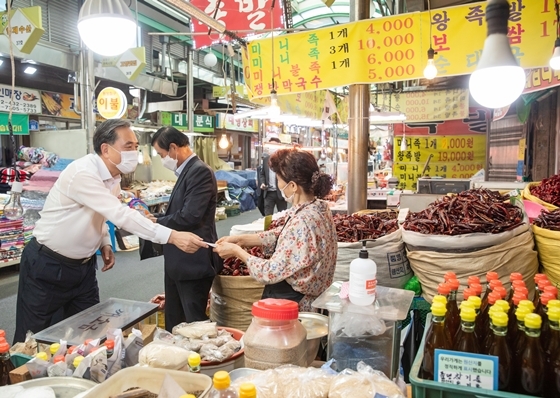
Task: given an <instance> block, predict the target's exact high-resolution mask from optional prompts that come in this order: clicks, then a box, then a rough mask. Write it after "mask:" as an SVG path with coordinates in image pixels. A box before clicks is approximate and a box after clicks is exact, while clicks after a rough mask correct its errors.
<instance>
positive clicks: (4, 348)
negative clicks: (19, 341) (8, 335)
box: [0, 343, 10, 354]
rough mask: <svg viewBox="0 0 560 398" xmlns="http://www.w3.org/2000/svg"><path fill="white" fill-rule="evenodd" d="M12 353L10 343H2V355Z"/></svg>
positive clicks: (0, 351) (0, 350)
mask: <svg viewBox="0 0 560 398" xmlns="http://www.w3.org/2000/svg"><path fill="white" fill-rule="evenodd" d="M8 351H10V345H9V344H8V343H0V354H5V353H7V352H8Z"/></svg>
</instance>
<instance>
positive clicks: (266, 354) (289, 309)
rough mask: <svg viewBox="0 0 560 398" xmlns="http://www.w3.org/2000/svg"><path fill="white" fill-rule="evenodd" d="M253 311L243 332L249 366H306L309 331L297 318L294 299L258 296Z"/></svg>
mask: <svg viewBox="0 0 560 398" xmlns="http://www.w3.org/2000/svg"><path fill="white" fill-rule="evenodd" d="M251 313H252V314H253V320H252V321H251V324H250V325H249V328H248V329H247V331H246V332H245V335H244V336H243V343H244V345H245V348H244V349H245V366H246V367H248V368H253V369H261V370H264V369H272V368H276V367H278V366H281V365H287V364H291V365H296V366H303V367H306V366H307V331H306V329H305V327H303V325H302V324H301V323H300V322H299V321H298V304H297V303H296V302H295V301H290V300H283V299H272V298H269V299H264V300H259V301H257V302H256V303H253V308H252V311H251Z"/></svg>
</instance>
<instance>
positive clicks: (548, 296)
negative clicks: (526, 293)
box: [540, 292, 556, 305]
mask: <svg viewBox="0 0 560 398" xmlns="http://www.w3.org/2000/svg"><path fill="white" fill-rule="evenodd" d="M540 299H541V304H542V305H548V302H549V301H550V300H556V296H555V295H554V294H552V293H547V292H544V293H543V294H541V297H540Z"/></svg>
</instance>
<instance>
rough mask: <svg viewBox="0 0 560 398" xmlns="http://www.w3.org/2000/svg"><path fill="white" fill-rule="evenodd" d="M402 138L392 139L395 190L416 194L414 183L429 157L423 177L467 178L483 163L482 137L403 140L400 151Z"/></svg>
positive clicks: (436, 137)
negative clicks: (403, 145) (396, 186)
mask: <svg viewBox="0 0 560 398" xmlns="http://www.w3.org/2000/svg"><path fill="white" fill-rule="evenodd" d="M402 139H403V137H402V136H400V137H395V138H394V146H393V148H394V151H395V154H394V163H393V174H394V175H395V176H396V177H397V178H398V179H399V188H401V189H412V190H416V181H417V180H418V178H420V177H422V169H423V168H424V165H425V164H426V161H427V160H428V158H429V157H430V155H432V159H431V160H430V163H429V166H428V168H427V170H426V173H425V174H426V175H429V176H430V177H442V178H471V177H472V176H473V175H474V174H475V173H476V172H477V171H479V170H480V169H483V168H484V167H485V163H486V135H483V134H478V135H449V136H412V137H409V136H406V142H407V146H408V149H407V150H406V151H401V150H400V147H401V143H402Z"/></svg>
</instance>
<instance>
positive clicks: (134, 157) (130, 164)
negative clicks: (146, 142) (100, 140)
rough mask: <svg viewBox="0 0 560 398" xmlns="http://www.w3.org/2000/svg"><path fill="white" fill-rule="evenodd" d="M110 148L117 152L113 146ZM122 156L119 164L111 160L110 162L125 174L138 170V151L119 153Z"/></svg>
mask: <svg viewBox="0 0 560 398" xmlns="http://www.w3.org/2000/svg"><path fill="white" fill-rule="evenodd" d="M109 148H112V149H113V150H115V151H117V150H116V149H115V148H113V147H112V146H111V145H109ZM117 152H119V153H120V154H121V161H120V163H119V164H115V163H114V162H113V161H112V160H111V159H109V162H111V163H113V164H114V165H115V166H116V167H117V169H119V171H120V172H121V173H123V174H129V173H133V172H134V170H136V166H138V151H117Z"/></svg>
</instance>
